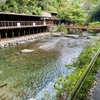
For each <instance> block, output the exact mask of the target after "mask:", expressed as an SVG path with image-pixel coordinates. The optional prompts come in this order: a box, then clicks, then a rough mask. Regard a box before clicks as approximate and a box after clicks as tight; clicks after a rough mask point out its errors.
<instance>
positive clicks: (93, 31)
mask: <svg viewBox="0 0 100 100" xmlns="http://www.w3.org/2000/svg"><path fill="white" fill-rule="evenodd" d="M89 26H91V27H100V22H99V21H95V22H91V23H89ZM88 32H90V33H94V34H96V33H99V32H100V31H99V30H88Z"/></svg>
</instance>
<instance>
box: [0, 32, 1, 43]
mask: <svg viewBox="0 0 100 100" xmlns="http://www.w3.org/2000/svg"><path fill="white" fill-rule="evenodd" d="M0 42H1V33H0Z"/></svg>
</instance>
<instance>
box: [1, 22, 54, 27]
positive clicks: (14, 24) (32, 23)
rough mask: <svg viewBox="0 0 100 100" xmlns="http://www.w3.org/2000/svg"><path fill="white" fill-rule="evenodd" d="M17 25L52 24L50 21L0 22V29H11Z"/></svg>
mask: <svg viewBox="0 0 100 100" xmlns="http://www.w3.org/2000/svg"><path fill="white" fill-rule="evenodd" d="M18 23H19V25H20V26H27V25H31V26H35V25H50V24H53V23H52V21H45V22H44V21H0V27H9V26H11V27H13V26H17V24H18Z"/></svg>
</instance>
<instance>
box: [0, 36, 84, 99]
mask: <svg viewBox="0 0 100 100" xmlns="http://www.w3.org/2000/svg"><path fill="white" fill-rule="evenodd" d="M55 41H56V42H55ZM84 42H85V40H84V39H70V38H66V37H45V38H42V39H37V40H35V41H34V42H29V43H25V44H20V45H16V46H11V47H8V48H4V49H0V84H2V83H4V84H6V85H5V86H3V87H0V100H27V99H28V98H31V97H34V96H36V95H37V94H38V93H39V92H40V91H41V90H42V89H43V88H45V86H46V85H48V84H49V83H50V82H52V81H53V80H55V79H56V78H57V76H59V75H62V74H63V72H64V73H65V72H66V68H65V64H66V63H67V64H70V63H71V62H72V60H73V58H77V57H78V55H79V54H80V52H81V51H82V49H83V46H84ZM45 43H47V44H46V46H47V47H48V48H49V49H48V48H47V50H45V49H40V48H39V47H40V46H41V45H44V44H45ZM52 46H53V47H54V49H53V48H52ZM50 47H51V48H52V49H50ZM23 49H31V50H34V51H33V52H31V53H21V50H23ZM1 98H3V99H1ZM7 98H12V99H7Z"/></svg>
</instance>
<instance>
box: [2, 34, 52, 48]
mask: <svg viewBox="0 0 100 100" xmlns="http://www.w3.org/2000/svg"><path fill="white" fill-rule="evenodd" d="M48 35H51V34H50V33H42V34H35V35H30V36H25V37H20V38H18V37H17V38H14V39H12V38H11V39H7V40H2V41H1V42H0V48H1V49H2V48H6V47H9V46H13V45H18V44H24V43H27V42H33V41H35V40H36V39H39V38H42V37H44V36H48Z"/></svg>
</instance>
